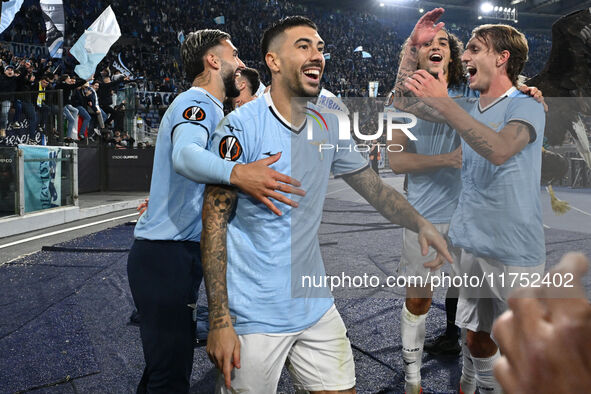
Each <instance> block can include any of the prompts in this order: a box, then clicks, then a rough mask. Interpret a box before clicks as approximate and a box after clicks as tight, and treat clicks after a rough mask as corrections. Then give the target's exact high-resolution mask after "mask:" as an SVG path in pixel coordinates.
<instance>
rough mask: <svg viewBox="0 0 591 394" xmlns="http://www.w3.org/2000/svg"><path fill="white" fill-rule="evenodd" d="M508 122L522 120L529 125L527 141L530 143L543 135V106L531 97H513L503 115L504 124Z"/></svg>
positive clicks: (544, 120)
mask: <svg viewBox="0 0 591 394" xmlns="http://www.w3.org/2000/svg"><path fill="white" fill-rule="evenodd" d="M509 122H522V123H525V124H527V125H529V126H530V129H529V133H530V139H529V142H530V143H532V142H534V141H535V140H536V139H537V138H542V137H543V136H544V126H545V125H546V113H545V112H544V106H543V105H542V104H541V103H538V102H537V101H536V100H534V99H533V98H531V97H525V96H523V97H513V98H512V99H511V105H509V107H508V110H507V113H506V115H505V124H507V123H509Z"/></svg>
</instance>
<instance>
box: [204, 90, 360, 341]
mask: <svg viewBox="0 0 591 394" xmlns="http://www.w3.org/2000/svg"><path fill="white" fill-rule="evenodd" d="M309 108H311V110H314V111H318V112H319V109H318V107H315V106H313V105H312V104H309ZM311 113H312V112H311ZM315 116H316V118H317V119H318V122H316V121H314V120H312V121H310V120H309V121H308V122H306V123H305V124H304V125H303V126H302V129H301V130H296V129H294V128H292V126H291V125H290V124H289V123H288V122H287V121H286V120H285V119H283V118H282V116H281V115H280V114H279V112H278V111H277V110H276V109H275V107H274V106H273V103H272V100H271V96H270V94H269V93H266V94H264V95H263V96H262V97H260V98H258V99H256V100H254V101H252V102H250V103H248V104H246V105H244V106H242V107H240V108H238V109H237V110H235V111H234V112H232V113H231V114H229V115H228V116H227V117H226V118H224V120H223V121H222V122H221V123H220V125H219V126H218V128H217V129H216V131H215V134H214V136H213V138H212V143H211V149H212V151H213V152H217V154H218V155H219V156H220V157H223V158H226V159H227V160H236V161H238V162H239V163H250V162H253V161H256V160H259V159H264V158H266V157H269V156H271V155H273V154H275V153H277V152H282V156H281V159H279V161H277V162H276V163H274V164H273V165H271V168H273V169H274V170H276V171H279V172H281V173H283V174H286V175H289V176H292V177H294V178H296V179H298V180H299V181H301V182H302V188H303V189H304V190H305V191H306V196H305V197H299V196H295V195H292V196H291V198H292V199H294V200H295V201H297V202H298V203H299V207H298V208H294V209H291V207H289V206H287V205H284V204H281V203H278V202H275V204H278V208H279V209H280V210H281V211H282V212H283V216H276V215H275V214H273V213H272V212H271V211H269V209H268V208H267V207H266V206H265V205H263V204H262V203H260V202H258V201H257V200H254V199H253V198H251V197H250V196H248V195H245V194H243V193H241V192H238V201H237V206H236V213H235V215H234V216H233V217H232V218H231V220H230V222H229V224H228V235H227V246H228V267H227V276H226V277H227V288H228V296H229V301H228V304H229V307H230V313H231V315H232V316H233V317H235V319H236V320H235V323H234V328H235V330H236V333H237V334H241V335H242V334H252V333H289V332H297V331H300V330H304V329H306V328H308V327H310V326H312V325H313V324H314V323H316V322H317V321H318V320H319V319H320V318H321V317H322V316H323V315H324V313H325V312H326V311H327V310H328V309H329V308H330V307H331V306H332V304H333V298H332V296H331V294H330V291H329V289H328V288H320V289H319V288H315V287H313V286H307V285H304V286H302V283H303V282H302V277H303V276H311V277H312V276H314V277H317V278H319V277H324V276H325V270H324V263H323V261H322V257H321V255H320V245H319V242H318V236H317V233H318V228H319V226H320V220H321V217H322V207H323V204H324V198H325V195H326V189H327V185H328V179H329V175H330V173H331V172H332V173H333V174H334V175H335V176H339V175H345V174H349V173H354V172H356V171H360V170H363V169H365V168H366V167H367V165H368V164H367V160H365V159H363V158H362V156H361V155H360V154H359V153H357V152H355V151H354V149H351V150H348V149H340V150H339V151H338V152H337V151H336V149H326V150H323V151H322V152H320V151H319V149H320V146H319V145H320V144H325V147H327V146H328V145H330V144H332V145H333V146H335V147H336V146H337V145H339V146H341V147H345V146H351V147H353V146H354V143H353V141H352V140H351V139H350V136H349V139H347V140H342V141H339V140H338V139H337V138H338V136H337V134H338V126H337V124H336V117H335V116H334V115H328V114H327V115H325V116H323V118H322V119H320V118H318V115H317V114H316V115H315ZM320 125H322V127H321V126H320ZM308 127H311V128H312V138H313V140H309V139H308ZM292 130H293V131H292Z"/></svg>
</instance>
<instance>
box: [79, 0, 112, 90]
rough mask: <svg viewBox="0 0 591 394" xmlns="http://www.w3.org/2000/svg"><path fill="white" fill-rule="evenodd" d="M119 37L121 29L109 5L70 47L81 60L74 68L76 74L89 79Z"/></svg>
mask: <svg viewBox="0 0 591 394" xmlns="http://www.w3.org/2000/svg"><path fill="white" fill-rule="evenodd" d="M119 37H121V29H119V24H118V23H117V18H116V17H115V13H114V12H113V10H112V9H111V6H109V7H107V9H106V10H104V11H103V13H102V14H101V16H99V17H98V18H97V20H95V21H94V22H93V24H92V25H90V27H89V28H88V29H86V31H85V32H84V34H82V36H81V37H80V38H79V39H78V41H76V43H75V44H74V46H73V47H72V49H70V53H71V54H72V56H74V57H75V58H76V60H78V62H80V64H79V65H77V66H76V68H75V69H74V71H75V72H76V74H78V76H79V77H80V78H82V79H89V78H90V77H91V76H92V74H94V71H95V70H96V66H98V64H99V63H100V62H101V60H103V58H104V57H105V55H106V54H107V53H108V52H109V49H110V48H111V45H113V44H114V43H115V42H116V41H117V40H118V39H119Z"/></svg>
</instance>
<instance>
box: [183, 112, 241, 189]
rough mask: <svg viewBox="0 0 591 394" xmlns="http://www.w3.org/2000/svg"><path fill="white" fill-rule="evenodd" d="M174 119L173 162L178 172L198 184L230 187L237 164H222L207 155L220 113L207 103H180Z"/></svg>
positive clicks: (213, 156)
mask: <svg viewBox="0 0 591 394" xmlns="http://www.w3.org/2000/svg"><path fill="white" fill-rule="evenodd" d="M173 111H174V112H173V113H172V114H171V116H172V124H173V128H172V136H171V138H172V162H173V166H174V170H175V171H176V172H177V173H179V174H181V175H183V176H184V177H186V178H189V179H191V180H193V181H195V182H198V183H212V184H230V174H231V173H232V169H233V168H234V165H235V163H230V162H227V161H224V160H220V159H219V158H218V157H216V156H215V155H214V154H212V153H211V152H209V151H207V145H208V139H209V136H210V133H211V132H213V130H214V128H215V123H216V119H219V117H217V116H216V113H215V111H216V109H215V108H214V107H213V105H212V104H210V103H207V102H205V101H203V102H201V101H198V100H186V101H184V102H180V103H176V105H175V108H173Z"/></svg>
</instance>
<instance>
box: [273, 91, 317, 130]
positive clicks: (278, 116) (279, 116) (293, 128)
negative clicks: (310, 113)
mask: <svg viewBox="0 0 591 394" xmlns="http://www.w3.org/2000/svg"><path fill="white" fill-rule="evenodd" d="M263 96H264V97H265V102H266V103H267V106H268V107H269V111H271V113H272V114H273V116H275V117H276V118H277V120H278V121H279V122H281V124H283V126H285V127H287V128H288V129H289V131H293V132H294V133H296V134H299V133H300V132H301V131H302V130H303V129H304V126H305V125H306V120H304V121H303V122H302V124H301V125H300V126H299V127H297V126H294V125H292V124H291V123H289V122H288V121H287V120H286V119H285V118H284V117H283V116H281V114H280V113H279V111H278V110H277V108H275V104H273V99H272V98H271V91H268V92H267V93H265V94H263Z"/></svg>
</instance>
